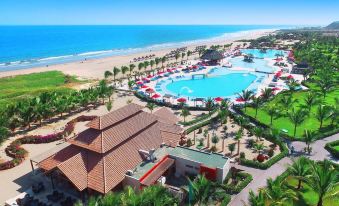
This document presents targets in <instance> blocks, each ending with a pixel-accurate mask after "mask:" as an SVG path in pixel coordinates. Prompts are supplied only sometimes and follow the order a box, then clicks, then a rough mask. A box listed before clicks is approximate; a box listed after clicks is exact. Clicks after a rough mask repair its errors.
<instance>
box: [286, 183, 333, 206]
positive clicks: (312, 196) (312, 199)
mask: <svg viewBox="0 0 339 206" xmlns="http://www.w3.org/2000/svg"><path fill="white" fill-rule="evenodd" d="M287 184H288V186H289V187H290V188H291V189H292V190H293V191H295V192H296V194H297V196H298V197H299V198H298V199H299V200H298V201H295V202H294V203H293V204H292V205H290V206H299V205H310V206H313V205H317V202H318V199H319V196H318V194H317V193H316V192H315V191H313V190H312V188H311V187H310V186H309V185H308V184H306V183H303V184H302V186H303V187H302V188H301V189H300V190H299V191H298V190H297V189H296V187H297V185H298V180H297V179H295V178H293V177H288V178H287ZM333 190H334V191H335V192H338V191H339V186H337V187H335V188H334V189H333ZM335 192H334V193H335ZM323 200H324V203H323V205H324V206H332V205H336V204H337V203H338V202H339V197H338V196H336V197H332V198H331V197H329V198H326V196H325V198H324V199H323Z"/></svg>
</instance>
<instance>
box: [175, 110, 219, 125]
mask: <svg viewBox="0 0 339 206" xmlns="http://www.w3.org/2000/svg"><path fill="white" fill-rule="evenodd" d="M217 111H218V109H214V110H212V111H211V112H210V113H207V114H203V115H201V116H200V117H198V118H195V119H193V120H192V121H189V122H182V121H180V122H179V124H181V125H183V126H190V125H193V124H195V123H197V122H200V121H202V120H205V119H208V118H209V117H211V116H212V115H213V114H214V113H215V112H217Z"/></svg>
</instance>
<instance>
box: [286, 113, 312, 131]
mask: <svg viewBox="0 0 339 206" xmlns="http://www.w3.org/2000/svg"><path fill="white" fill-rule="evenodd" d="M306 116H307V112H306V111H305V110H304V109H299V110H295V109H294V108H292V111H291V112H289V113H288V117H289V119H290V121H291V122H292V123H293V124H294V132H293V136H294V137H295V134H296V132H297V127H298V126H299V125H301V124H302V123H303V122H304V121H305V119H306Z"/></svg>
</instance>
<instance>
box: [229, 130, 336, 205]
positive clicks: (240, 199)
mask: <svg viewBox="0 0 339 206" xmlns="http://www.w3.org/2000/svg"><path fill="white" fill-rule="evenodd" d="M338 139H339V134H335V135H332V136H330V137H327V138H325V139H322V140H317V141H315V142H314V143H313V144H311V147H312V149H313V151H312V153H311V155H310V156H309V158H310V159H312V160H323V159H330V160H331V161H333V162H336V163H339V160H338V159H334V158H333V157H332V156H331V154H330V153H329V152H328V151H327V150H326V149H325V148H324V147H325V144H326V143H328V142H332V141H335V140H338ZM292 146H293V147H294V149H295V151H296V152H297V155H295V156H299V155H300V154H304V153H303V151H304V148H305V147H306V144H305V143H304V142H299V141H295V142H291V143H290V145H289V147H290V148H291V147H292ZM291 158H293V156H288V157H285V158H283V159H281V160H280V161H279V162H277V163H275V164H274V165H273V166H272V167H270V168H268V169H267V170H260V169H254V168H250V167H246V166H242V165H238V164H232V165H231V166H235V167H236V168H238V169H242V170H244V171H245V172H247V173H250V174H251V175H252V176H253V180H252V181H251V182H250V183H249V184H248V185H247V187H246V188H244V189H243V190H242V191H241V192H240V193H239V194H237V195H235V196H233V197H232V200H231V202H230V203H229V205H230V206H241V205H245V204H247V203H248V196H249V191H250V190H253V191H255V192H256V191H258V189H259V188H262V187H265V186H266V179H268V178H273V179H274V178H276V177H277V176H279V175H280V174H281V173H283V172H284V171H285V170H286V168H287V166H288V164H291V163H292V159H291Z"/></svg>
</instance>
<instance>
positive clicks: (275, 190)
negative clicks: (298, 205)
mask: <svg viewBox="0 0 339 206" xmlns="http://www.w3.org/2000/svg"><path fill="white" fill-rule="evenodd" d="M262 191H263V194H264V196H265V198H266V199H267V200H268V202H269V205H270V206H276V205H285V204H286V203H288V202H291V201H292V200H295V199H296V194H295V193H294V192H293V191H292V190H291V189H287V188H286V186H285V185H284V183H283V181H282V180H280V179H276V180H272V179H271V178H269V179H267V187H266V188H265V189H263V190H262Z"/></svg>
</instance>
